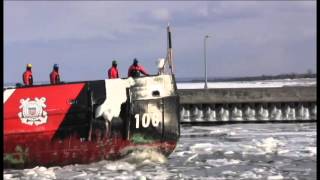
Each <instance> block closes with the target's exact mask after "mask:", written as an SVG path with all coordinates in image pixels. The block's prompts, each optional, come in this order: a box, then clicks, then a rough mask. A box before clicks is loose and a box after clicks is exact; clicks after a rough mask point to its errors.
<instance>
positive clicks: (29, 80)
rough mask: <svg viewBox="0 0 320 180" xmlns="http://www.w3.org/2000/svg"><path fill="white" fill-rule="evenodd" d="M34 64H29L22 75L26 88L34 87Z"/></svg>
mask: <svg viewBox="0 0 320 180" xmlns="http://www.w3.org/2000/svg"><path fill="white" fill-rule="evenodd" d="M31 69H32V64H27V69H26V71H25V72H24V73H23V75H22V79H23V83H24V85H26V86H32V85H33V77H32V71H31Z"/></svg>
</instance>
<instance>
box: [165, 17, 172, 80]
mask: <svg viewBox="0 0 320 180" xmlns="http://www.w3.org/2000/svg"><path fill="white" fill-rule="evenodd" d="M167 35H168V44H167V45H168V48H167V57H166V63H168V65H169V69H170V73H171V74H174V73H173V72H174V67H173V56H172V42H171V31H170V25H169V23H168V26H167Z"/></svg>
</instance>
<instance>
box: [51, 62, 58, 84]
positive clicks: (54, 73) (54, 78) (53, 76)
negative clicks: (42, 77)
mask: <svg viewBox="0 0 320 180" xmlns="http://www.w3.org/2000/svg"><path fill="white" fill-rule="evenodd" d="M50 83H51V84H59V83H60V74H59V65H58V64H54V65H53V69H52V72H51V73H50Z"/></svg>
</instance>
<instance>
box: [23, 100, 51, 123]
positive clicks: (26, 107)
mask: <svg viewBox="0 0 320 180" xmlns="http://www.w3.org/2000/svg"><path fill="white" fill-rule="evenodd" d="M45 101H46V98H44V97H42V98H40V99H39V98H35V99H34V100H33V101H30V98H27V99H21V100H20V103H21V105H20V106H19V108H20V109H22V112H19V113H18V116H19V117H20V119H21V122H22V123H23V124H28V125H30V126H32V125H33V124H35V125H36V126H38V125H40V124H44V123H46V122H47V119H48V116H47V112H46V111H44V110H43V108H45V107H47V106H46V104H45V103H44V102H45Z"/></svg>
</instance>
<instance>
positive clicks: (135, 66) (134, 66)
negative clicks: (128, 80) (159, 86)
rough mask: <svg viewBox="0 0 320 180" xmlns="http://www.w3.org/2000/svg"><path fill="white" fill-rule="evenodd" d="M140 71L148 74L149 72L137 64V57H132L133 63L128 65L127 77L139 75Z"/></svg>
mask: <svg viewBox="0 0 320 180" xmlns="http://www.w3.org/2000/svg"><path fill="white" fill-rule="evenodd" d="M140 73H142V74H144V75H146V76H149V74H148V73H147V72H146V71H145V70H144V68H143V66H140V65H139V64H138V60H137V58H134V60H133V64H132V65H131V66H130V67H129V70H128V77H133V78H135V77H139V76H140Z"/></svg>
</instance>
